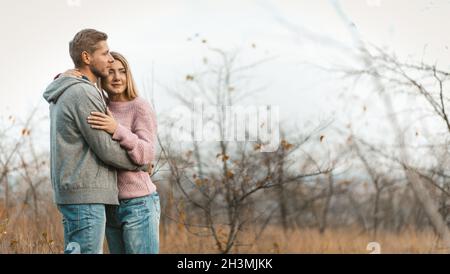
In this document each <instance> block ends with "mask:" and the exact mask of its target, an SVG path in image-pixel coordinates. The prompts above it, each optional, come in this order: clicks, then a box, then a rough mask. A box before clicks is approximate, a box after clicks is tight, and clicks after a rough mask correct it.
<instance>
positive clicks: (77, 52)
mask: <svg viewBox="0 0 450 274" xmlns="http://www.w3.org/2000/svg"><path fill="white" fill-rule="evenodd" d="M107 38H108V36H107V35H106V34H105V33H103V32H100V31H97V30H94V29H84V30H81V31H80V32H78V33H77V34H76V35H75V37H74V38H73V40H72V41H71V42H70V44H69V51H70V56H71V58H72V60H73V62H74V65H75V68H76V69H78V70H79V71H80V72H81V73H82V74H83V75H84V77H83V78H75V77H60V78H58V79H57V80H55V81H53V83H51V84H50V85H49V86H48V87H47V89H46V91H45V92H44V95H43V96H44V98H45V99H46V100H47V101H48V102H49V103H50V147H51V153H50V158H51V181H52V186H53V190H54V200H55V202H56V204H57V206H58V209H59V211H60V212H61V214H62V216H63V226H64V246H65V247H66V250H65V253H73V251H74V250H70V248H75V250H76V251H79V252H81V253H102V249H103V239H104V232H105V224H106V216H105V204H115V205H117V204H119V202H118V189H117V174H116V169H126V170H137V169H145V167H142V166H136V165H135V164H133V162H132V161H131V160H130V159H129V157H128V155H127V153H126V151H125V150H124V149H122V148H121V147H120V145H119V143H117V142H115V141H113V140H112V139H111V136H110V135H109V134H108V133H107V132H105V131H103V130H95V129H92V128H91V127H90V125H89V124H88V123H87V118H88V116H89V114H90V113H91V112H93V111H99V112H103V113H105V112H106V104H105V102H104V100H103V97H102V95H103V94H102V93H101V92H100V91H99V89H98V88H97V86H96V82H97V78H98V77H105V76H107V75H108V70H109V68H110V66H111V64H112V63H113V62H114V59H113V57H112V56H111V54H110V53H109V48H108V45H107V43H106V40H107Z"/></svg>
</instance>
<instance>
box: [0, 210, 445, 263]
mask: <svg viewBox="0 0 450 274" xmlns="http://www.w3.org/2000/svg"><path fill="white" fill-rule="evenodd" d="M20 210H22V208H20V209H15V210H14V208H13V209H10V211H12V212H13V214H14V212H20ZM26 211H27V209H26V208H23V210H22V212H26ZM28 215H32V214H28ZM39 215H40V218H39V219H38V220H34V219H33V218H29V217H26V216H25V214H17V213H16V215H15V216H10V220H7V219H6V217H5V211H4V210H2V209H0V233H1V234H0V253H61V252H62V250H63V233H62V225H61V217H60V215H59V212H58V211H57V209H56V208H55V207H54V206H53V205H51V204H49V205H48V206H46V207H45V208H42V211H41V214H39ZM160 234H161V248H160V252H161V253H217V250H216V249H215V246H214V241H213V240H212V239H209V238H207V237H200V236H196V235H194V234H192V233H190V232H188V231H187V230H186V229H185V228H184V227H183V226H178V225H175V224H173V225H168V227H167V229H165V232H163V230H162V229H161V233H160ZM254 236H255V235H254V233H253V232H252V230H251V229H250V230H249V231H244V232H242V234H241V237H239V239H238V241H237V245H236V246H235V248H234V249H233V250H232V253H338V254H344V253H352V254H353V253H366V254H368V253H370V250H367V245H368V243H369V242H373V241H376V242H378V243H379V244H380V247H381V250H380V252H381V253H443V252H444V251H445V250H442V249H440V248H439V243H438V239H437V237H436V236H435V234H434V233H433V232H432V231H422V232H419V231H415V230H413V229H408V230H405V231H403V232H401V233H398V234H397V233H392V232H383V231H380V232H379V235H378V237H377V239H373V238H372V236H371V235H370V233H365V232H364V231H361V230H360V229H357V228H346V229H344V228H341V229H329V230H326V231H325V232H324V233H323V234H320V233H319V231H318V230H317V229H298V230H292V231H289V232H286V233H284V232H283V230H282V229H281V228H279V227H275V226H269V227H267V228H266V230H265V231H264V233H263V234H262V235H261V236H260V238H259V240H258V241H256V242H255V241H253V239H254ZM105 253H108V250H107V247H106V244H105Z"/></svg>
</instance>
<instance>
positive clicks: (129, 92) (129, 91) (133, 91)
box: [102, 51, 138, 100]
mask: <svg viewBox="0 0 450 274" xmlns="http://www.w3.org/2000/svg"><path fill="white" fill-rule="evenodd" d="M111 55H112V57H113V58H114V60H115V61H116V60H117V61H120V62H121V63H122V65H123V67H124V68H125V73H126V75H127V82H126V84H127V88H126V89H125V91H124V92H125V97H126V98H127V99H128V100H133V99H134V98H136V97H138V91H137V88H136V84H135V82H134V79H133V76H132V75H131V70H130V65H129V64H128V61H127V59H125V57H123V55H122V54H120V53H118V52H115V51H111ZM105 79H106V78H102V82H103V81H105ZM102 86H105V84H104V83H102Z"/></svg>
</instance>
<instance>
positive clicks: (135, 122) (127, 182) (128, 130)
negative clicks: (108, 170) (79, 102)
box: [108, 97, 157, 199]
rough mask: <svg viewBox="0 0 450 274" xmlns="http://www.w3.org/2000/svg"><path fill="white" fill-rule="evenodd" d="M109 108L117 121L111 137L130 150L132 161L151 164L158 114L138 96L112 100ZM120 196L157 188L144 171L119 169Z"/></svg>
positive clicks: (125, 197)
mask: <svg viewBox="0 0 450 274" xmlns="http://www.w3.org/2000/svg"><path fill="white" fill-rule="evenodd" d="M108 107H109V109H110V110H111V112H112V114H113V116H114V119H116V121H117V122H118V126H117V129H116V131H115V132H114V134H113V136H112V138H113V140H116V141H118V142H119V143H120V145H121V146H122V147H123V148H124V149H126V150H127V152H128V155H129V156H130V158H131V160H132V161H133V162H135V163H136V164H139V165H144V164H145V165H146V164H150V163H151V162H152V161H153V159H154V157H155V142H156V130H157V125H156V116H155V113H154V111H153V109H152V107H151V106H150V104H149V103H148V102H147V101H146V100H145V99H143V98H140V97H137V98H135V99H133V100H132V101H128V102H114V101H110V102H109V103H108ZM117 181H118V182H117V184H118V188H119V199H130V198H137V197H142V196H146V195H149V194H151V193H153V192H154V191H156V186H155V185H154V184H153V183H152V181H151V179H150V176H149V174H148V173H147V172H145V171H126V170H118V172H117Z"/></svg>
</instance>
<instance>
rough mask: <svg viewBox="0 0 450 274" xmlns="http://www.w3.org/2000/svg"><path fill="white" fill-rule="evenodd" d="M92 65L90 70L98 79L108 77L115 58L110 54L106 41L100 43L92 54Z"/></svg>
mask: <svg viewBox="0 0 450 274" xmlns="http://www.w3.org/2000/svg"><path fill="white" fill-rule="evenodd" d="M91 58H92V59H91V60H92V61H91V63H90V64H89V68H90V69H91V71H92V73H94V75H95V76H97V77H107V76H108V72H109V69H110V68H111V64H112V63H113V62H114V58H113V57H112V56H111V54H110V53H109V48H108V44H107V43H106V41H100V42H98V44H97V50H96V51H94V53H92V54H91Z"/></svg>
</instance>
